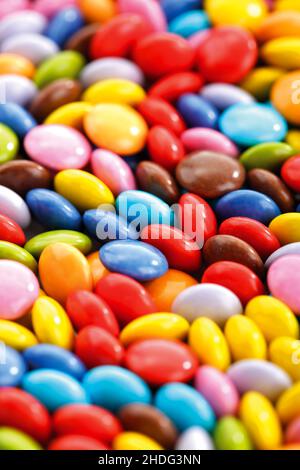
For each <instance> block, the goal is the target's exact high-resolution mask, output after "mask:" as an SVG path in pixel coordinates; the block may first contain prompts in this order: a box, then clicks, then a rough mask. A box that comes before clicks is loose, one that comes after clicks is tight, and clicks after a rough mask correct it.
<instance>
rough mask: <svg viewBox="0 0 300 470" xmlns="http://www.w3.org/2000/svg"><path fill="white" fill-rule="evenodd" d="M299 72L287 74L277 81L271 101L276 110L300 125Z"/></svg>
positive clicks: (292, 122)
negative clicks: (299, 108)
mask: <svg viewBox="0 0 300 470" xmlns="http://www.w3.org/2000/svg"><path fill="white" fill-rule="evenodd" d="M299 80H300V74H299V72H298V71H295V72H290V73H287V74H285V75H283V76H281V77H279V78H278V80H276V82H275V83H274V85H273V87H272V90H271V101H272V104H273V105H274V106H275V108H276V109H277V110H278V111H279V112H280V113H281V114H282V115H283V116H284V117H285V118H286V119H287V120H288V121H289V122H290V123H291V124H296V125H299V124H300V119H299V113H298V106H299V85H298V84H299Z"/></svg>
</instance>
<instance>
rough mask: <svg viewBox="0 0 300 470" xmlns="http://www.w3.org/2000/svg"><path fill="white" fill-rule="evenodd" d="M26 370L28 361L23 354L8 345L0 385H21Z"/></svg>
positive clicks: (0, 367) (2, 365) (1, 370)
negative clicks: (26, 361)
mask: <svg viewBox="0 0 300 470" xmlns="http://www.w3.org/2000/svg"><path fill="white" fill-rule="evenodd" d="M26 371H27V367H26V363H25V361H24V359H23V358H22V356H21V355H20V354H19V353H18V352H17V351H16V350H15V349H12V348H10V347H7V346H6V348H5V361H4V363H3V364H2V363H1V364H0V372H1V376H0V387H16V386H18V385H20V383H21V381H22V377H23V375H24V374H25V372H26ZM0 400H1V399H0ZM0 422H1V416H0Z"/></svg>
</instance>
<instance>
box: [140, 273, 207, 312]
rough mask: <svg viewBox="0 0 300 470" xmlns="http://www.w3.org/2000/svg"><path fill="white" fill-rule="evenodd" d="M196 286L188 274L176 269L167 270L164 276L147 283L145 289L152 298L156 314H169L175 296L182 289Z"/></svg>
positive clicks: (195, 282)
mask: <svg viewBox="0 0 300 470" xmlns="http://www.w3.org/2000/svg"><path fill="white" fill-rule="evenodd" d="M196 284H198V282H197V281H196V280H195V279H194V278H193V277H192V276H190V275H189V274H186V273H184V272H182V271H177V270H176V269H169V271H168V272H166V274H164V275H163V276H161V277H160V278H158V279H155V280H154V281H151V282H148V283H147V284H146V285H145V287H146V289H147V291H148V292H149V294H150V295H151V297H152V298H153V300H154V302H155V304H156V306H157V311H158V312H171V311H172V310H171V307H172V304H173V302H174V300H175V298H176V297H177V295H179V294H180V292H182V291H183V290H184V289H187V288H188V287H191V286H194V285H196Z"/></svg>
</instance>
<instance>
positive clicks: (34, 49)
mask: <svg viewBox="0 0 300 470" xmlns="http://www.w3.org/2000/svg"><path fill="white" fill-rule="evenodd" d="M1 51H2V52H6V53H10V54H19V55H21V56H23V57H26V58H27V59H28V60H30V61H31V62H33V64H35V65H39V64H40V63H41V62H43V61H44V60H46V59H48V58H49V57H52V56H53V55H55V54H57V52H59V48H58V46H57V44H56V43H55V42H54V41H52V39H49V38H46V37H45V36H41V35H40V34H33V33H24V34H18V35H17V36H10V37H9V38H7V39H5V41H3V43H2V46H1Z"/></svg>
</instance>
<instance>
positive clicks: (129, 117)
mask: <svg viewBox="0 0 300 470" xmlns="http://www.w3.org/2000/svg"><path fill="white" fill-rule="evenodd" d="M84 129H85V132H86V134H87V135H88V137H89V138H90V139H91V141H92V142H93V143H94V144H95V145H97V146H98V147H101V148H104V149H106V150H111V151H112V152H115V153H117V154H119V155H133V154H135V153H138V152H140V151H141V150H142V149H143V148H144V146H145V143H146V138H147V133H148V127H147V124H146V122H145V121H144V119H143V117H142V116H141V115H140V114H139V113H138V112H137V111H135V110H134V109H133V108H131V107H130V106H127V105H125V104H110V103H103V104H98V105H97V106H95V107H94V108H93V109H92V111H91V112H90V113H88V114H87V115H86V116H85V118H84Z"/></svg>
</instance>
